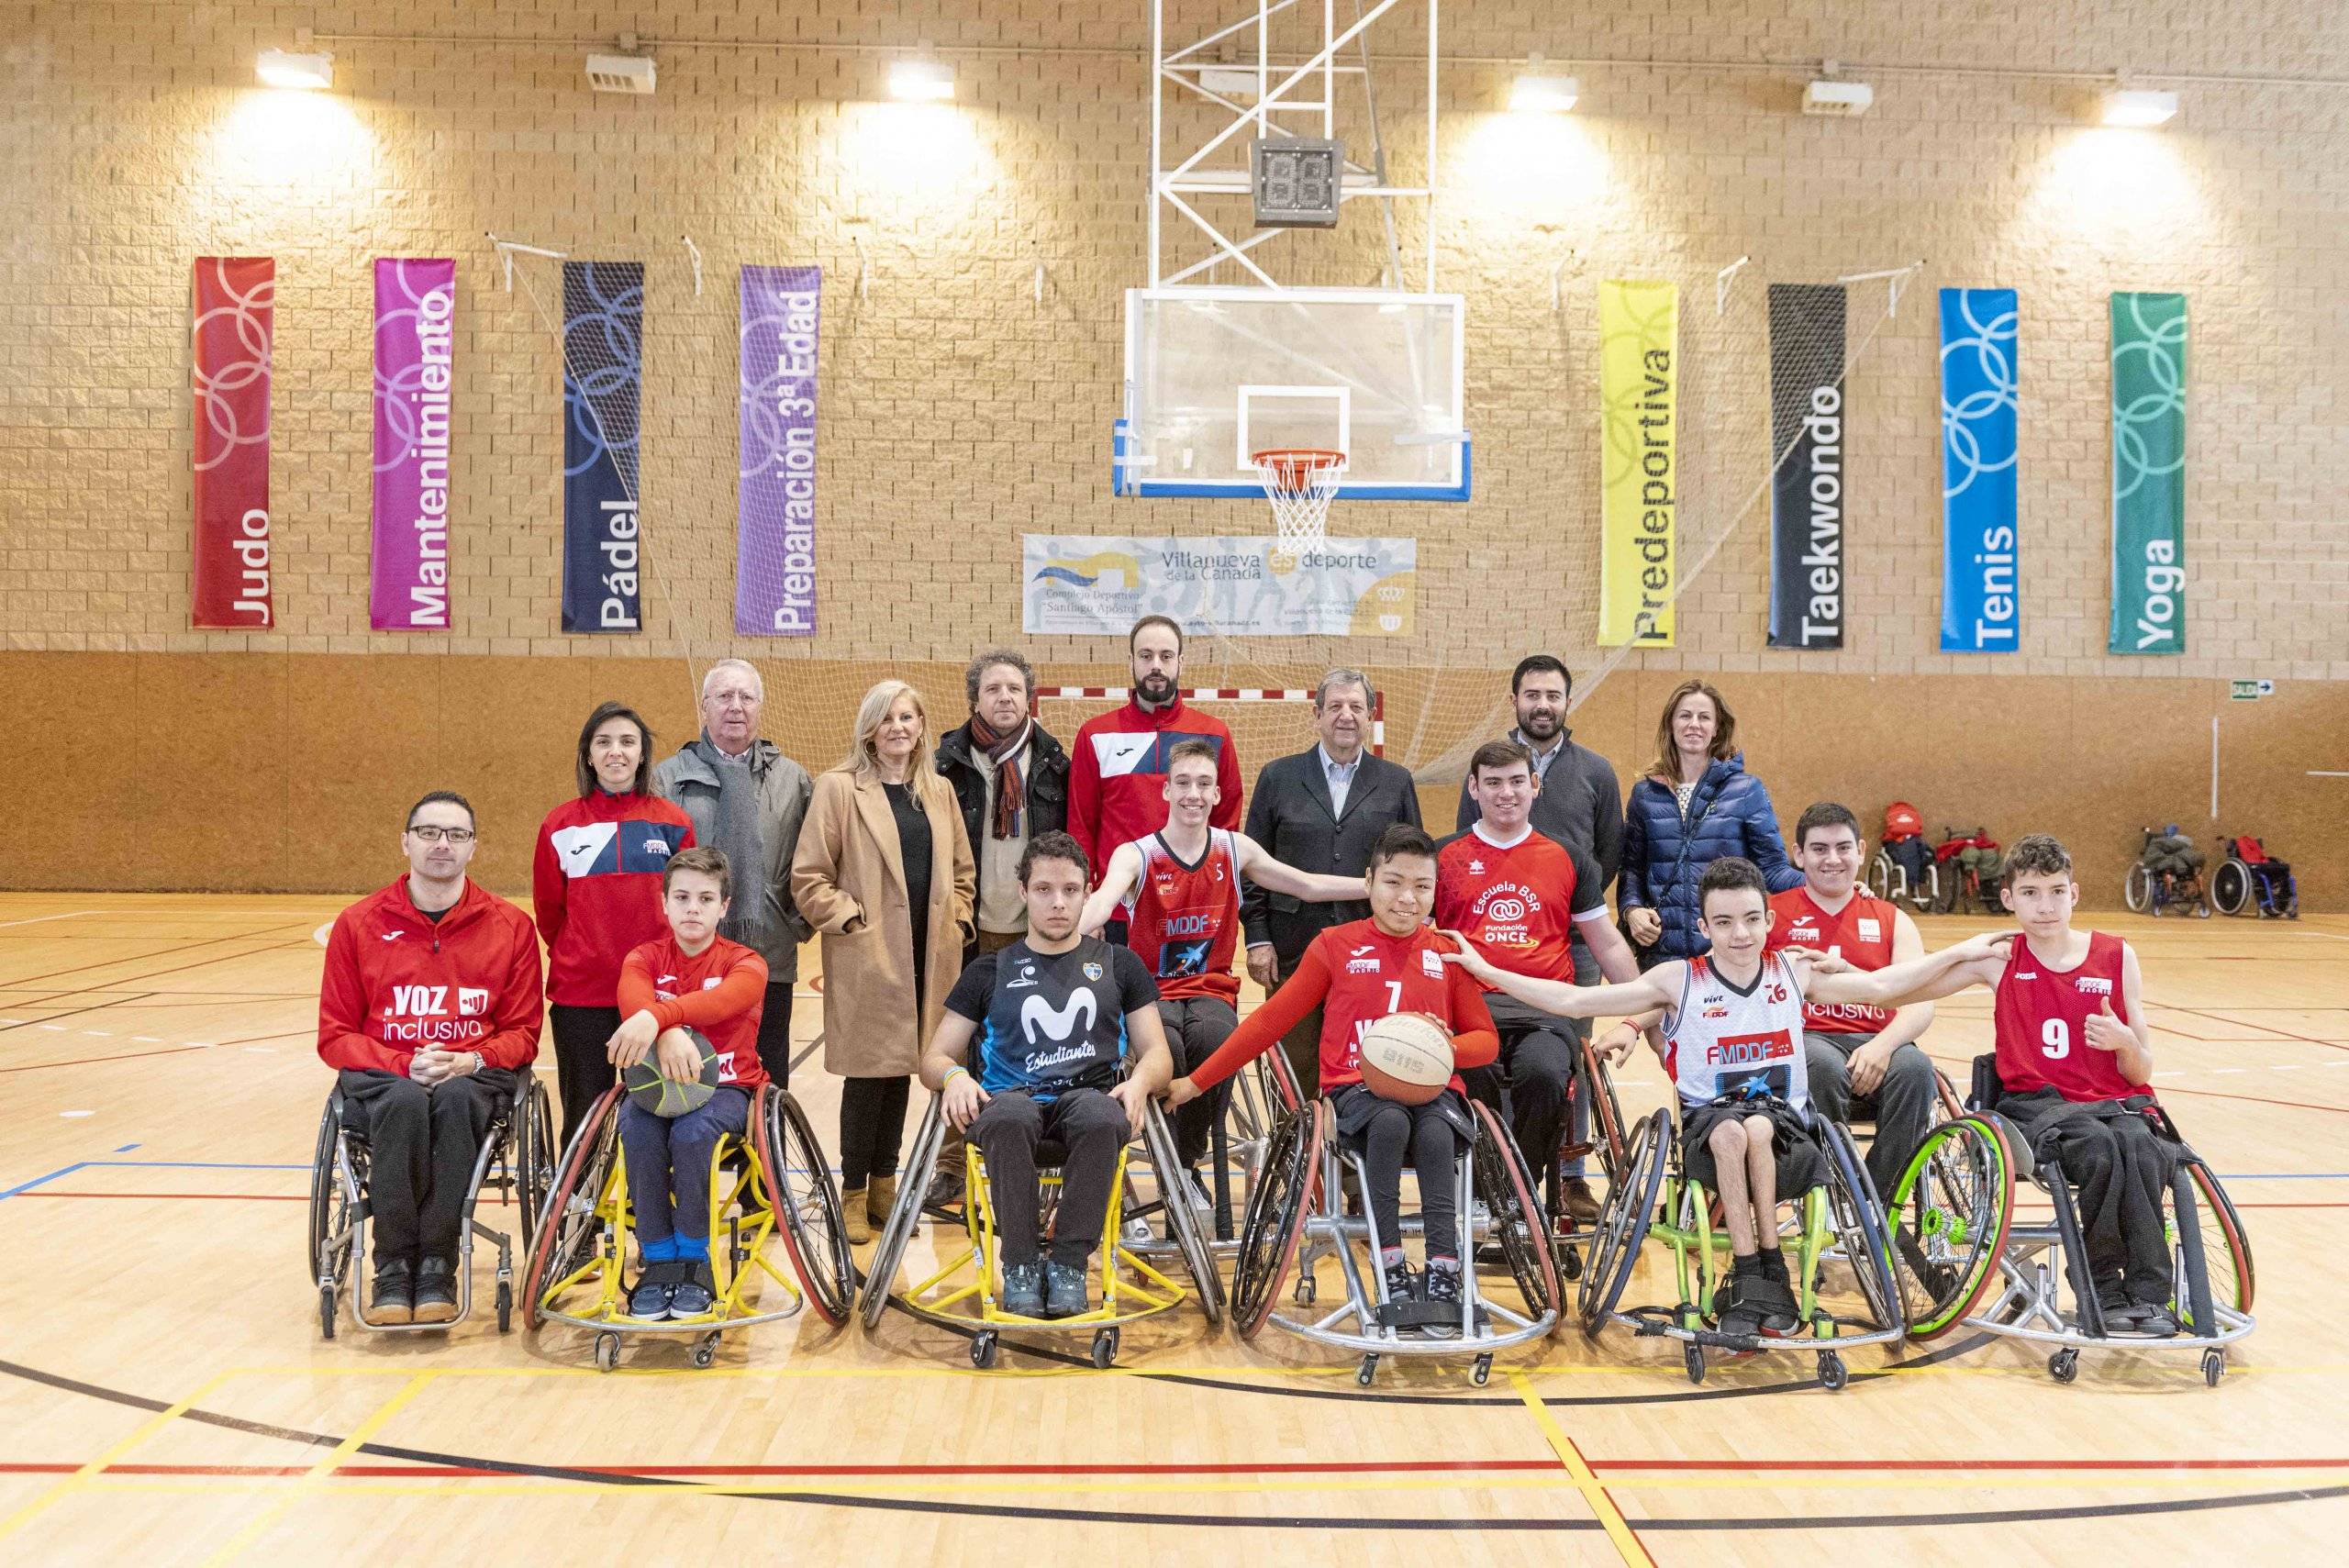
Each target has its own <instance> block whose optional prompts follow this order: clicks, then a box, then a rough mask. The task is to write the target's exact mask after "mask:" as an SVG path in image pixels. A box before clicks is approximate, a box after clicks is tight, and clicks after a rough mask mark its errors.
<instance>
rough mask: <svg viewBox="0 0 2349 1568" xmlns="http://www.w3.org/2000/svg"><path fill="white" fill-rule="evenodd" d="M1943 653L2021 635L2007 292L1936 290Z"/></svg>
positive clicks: (2006, 642) (1995, 645) (2011, 308)
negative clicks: (1939, 292)
mask: <svg viewBox="0 0 2349 1568" xmlns="http://www.w3.org/2000/svg"><path fill="white" fill-rule="evenodd" d="M1941 305H1942V651H1943V652H1944V653H2012V652H2014V651H2015V650H2016V649H2017V648H2018V647H2019V646H2020V639H2021V626H2022V617H2021V583H2020V581H2019V574H2018V573H2017V570H2016V562H2017V561H2018V559H2019V553H2018V550H2017V547H2018V546H2019V545H2020V544H2021V522H2020V518H2019V516H2018V512H2017V507H2016V499H2015V480H2016V474H2015V439H2016V434H2017V432H2016V417H2015V388H2016V385H2017V382H2018V375H2017V363H2016V320H2017V318H2016V314H2015V291H2014V290H2012V289H1943V290H1942V299H1941Z"/></svg>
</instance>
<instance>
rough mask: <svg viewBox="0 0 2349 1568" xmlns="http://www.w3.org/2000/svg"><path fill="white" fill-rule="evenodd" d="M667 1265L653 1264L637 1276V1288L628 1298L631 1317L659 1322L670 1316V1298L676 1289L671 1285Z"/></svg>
mask: <svg viewBox="0 0 2349 1568" xmlns="http://www.w3.org/2000/svg"><path fill="white" fill-rule="evenodd" d="M668 1273H669V1265H668V1264H667V1263H653V1264H651V1265H649V1266H647V1267H646V1269H645V1270H644V1272H643V1273H640V1274H638V1275H637V1276H636V1288H635V1289H634V1290H632V1291H630V1292H629V1297H628V1315H629V1317H631V1318H639V1319H641V1320H643V1321H645V1322H657V1321H659V1320H660V1319H661V1318H666V1317H668V1316H669V1310H670V1308H669V1296H670V1293H671V1291H673V1290H674V1288H675V1287H674V1285H672V1284H670V1283H669V1279H668Z"/></svg>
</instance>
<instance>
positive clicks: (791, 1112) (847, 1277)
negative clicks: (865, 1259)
mask: <svg viewBox="0 0 2349 1568" xmlns="http://www.w3.org/2000/svg"><path fill="white" fill-rule="evenodd" d="M751 1121H752V1123H753V1125H754V1126H755V1127H756V1128H757V1129H758V1139H759V1174H760V1176H761V1177H762V1178H763V1180H764V1181H765V1183H766V1189H767V1191H766V1199H767V1207H770V1208H772V1209H774V1214H775V1218H776V1219H777V1220H779V1221H780V1222H781V1229H782V1231H783V1245H784V1250H785V1251H787V1252H789V1253H790V1254H791V1267H792V1270H793V1272H794V1273H797V1274H798V1276H799V1283H800V1284H801V1285H802V1286H803V1287H804V1288H805V1289H806V1290H807V1303H808V1305H809V1306H811V1307H814V1308H815V1309H816V1316H817V1317H818V1318H822V1319H823V1320H824V1321H825V1323H826V1324H828V1325H829V1326H830V1327H831V1328H834V1329H837V1328H839V1327H840V1326H841V1324H843V1323H845V1322H847V1321H848V1317H849V1312H850V1310H851V1309H852V1307H854V1306H855V1305H856V1271H855V1268H854V1266H853V1265H852V1263H851V1262H849V1249H848V1223H847V1221H846V1220H845V1219H844V1218H842V1217H841V1194H840V1189H839V1188H838V1187H836V1186H834V1185H833V1184H832V1173H831V1168H830V1166H829V1165H828V1164H827V1163H826V1162H825V1160H824V1149H823V1145H821V1144H820V1143H818V1142H817V1141H816V1132H815V1129H813V1128H811V1127H809V1126H808V1125H807V1113H806V1112H805V1111H802V1110H801V1109H800V1108H799V1102H798V1101H797V1100H795V1099H793V1098H792V1097H791V1095H789V1094H788V1093H786V1092H785V1091H784V1090H781V1089H778V1088H776V1087H775V1086H774V1084H761V1085H760V1086H759V1094H758V1101H757V1103H756V1104H755V1105H753V1106H751Z"/></svg>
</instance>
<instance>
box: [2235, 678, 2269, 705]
mask: <svg viewBox="0 0 2349 1568" xmlns="http://www.w3.org/2000/svg"><path fill="white" fill-rule="evenodd" d="M2231 684H2232V687H2233V690H2232V691H2231V692H2230V693H2229V694H2228V695H2230V696H2232V698H2233V699H2234V700H2235V701H2237V702H2257V701H2258V700H2259V699H2260V698H2262V697H2272V696H2274V695H2276V683H2275V682H2273V681H2235V682H2232V683H2231Z"/></svg>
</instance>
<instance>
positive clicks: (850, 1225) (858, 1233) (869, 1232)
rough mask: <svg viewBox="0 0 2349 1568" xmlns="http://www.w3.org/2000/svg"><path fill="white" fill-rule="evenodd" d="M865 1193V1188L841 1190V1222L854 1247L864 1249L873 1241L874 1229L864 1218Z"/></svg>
mask: <svg viewBox="0 0 2349 1568" xmlns="http://www.w3.org/2000/svg"><path fill="white" fill-rule="evenodd" d="M864 1191H865V1189H864V1188H863V1187H842V1188H841V1223H842V1226H843V1228H844V1229H846V1230H847V1231H848V1244H849V1245H850V1246H852V1247H862V1246H863V1245H864V1244H865V1243H866V1242H867V1241H870V1240H873V1227H872V1226H871V1225H869V1224H868V1223H866V1221H865V1218H864Z"/></svg>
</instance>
